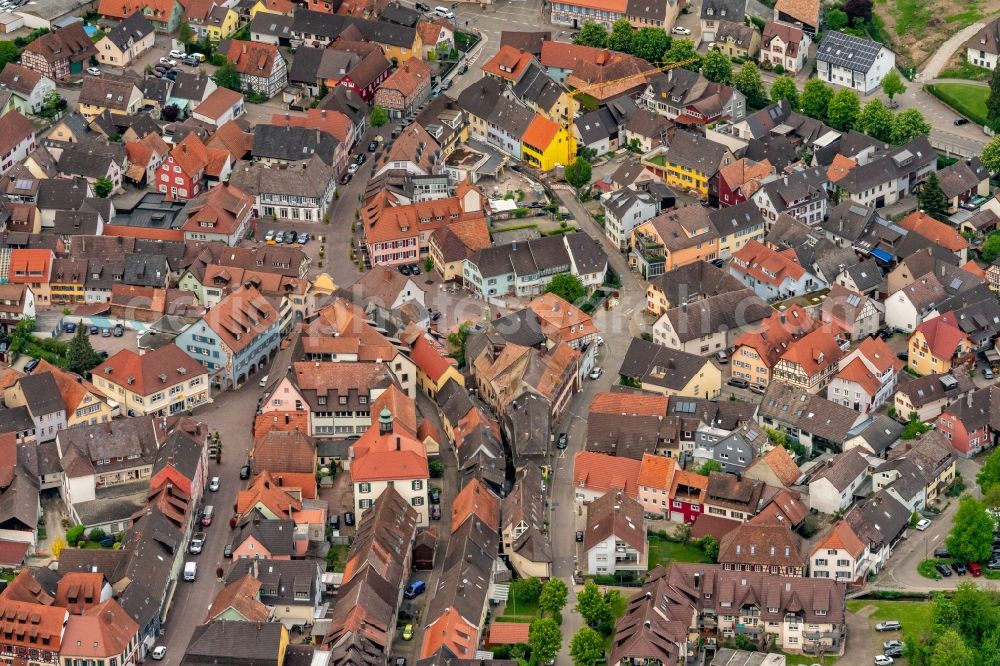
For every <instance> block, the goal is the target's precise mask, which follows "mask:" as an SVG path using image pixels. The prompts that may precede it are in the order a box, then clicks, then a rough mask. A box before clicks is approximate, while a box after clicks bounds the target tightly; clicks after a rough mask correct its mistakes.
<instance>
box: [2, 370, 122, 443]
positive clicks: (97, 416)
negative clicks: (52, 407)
mask: <svg viewBox="0 0 1000 666" xmlns="http://www.w3.org/2000/svg"><path fill="white" fill-rule="evenodd" d="M45 373H49V374H51V375H52V379H53V380H54V381H55V385H56V389H57V390H58V391H59V397H60V398H62V403H63V405H64V407H65V409H66V427H67V428H72V427H73V426H76V425H84V424H90V425H94V424H97V423H107V422H108V421H110V420H111V419H112V416H113V414H112V409H111V406H110V405H108V403H107V402H105V401H104V399H103V396H102V395H101V393H100V391H98V390H97V388H96V387H95V386H94V385H93V384H91V383H90V382H88V381H87V380H85V379H83V378H82V377H80V376H79V375H75V374H73V373H72V372H67V371H66V370H62V369H61V368H57V367H56V366H54V365H52V364H50V363H49V362H48V361H45V360H40V361H39V363H38V366H37V367H36V368H35V369H34V370H33V371H32V376H36V375H43V374H45ZM3 399H4V404H5V405H7V406H8V407H23V406H24V405H26V404H27V399H26V398H25V396H24V391H22V390H21V384H20V381H18V382H17V383H15V384H14V385H13V386H10V387H8V388H6V389H4V392H3Z"/></svg>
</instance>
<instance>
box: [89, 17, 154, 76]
mask: <svg viewBox="0 0 1000 666" xmlns="http://www.w3.org/2000/svg"><path fill="white" fill-rule="evenodd" d="M155 37H156V33H155V32H154V30H153V24H152V23H150V22H149V20H148V19H147V18H146V17H145V16H143V14H142V12H135V13H134V14H132V15H131V16H129V17H128V18H127V19H125V20H124V21H122V22H121V23H119V24H118V25H116V26H115V27H114V28H112V29H111V30H109V31H108V32H107V33H105V35H104V37H101V39H100V40H98V42H97V44H95V45H94V47H95V48H96V49H97V61H98V62H99V63H101V64H102V65H111V66H113V67H123V68H124V67H128V66H129V65H131V64H132V62H133V61H134V60H135V59H136V58H138V57H139V56H140V55H142V54H143V53H145V52H146V51H148V50H149V49H151V48H153V41H154V39H155Z"/></svg>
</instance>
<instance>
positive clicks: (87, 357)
mask: <svg viewBox="0 0 1000 666" xmlns="http://www.w3.org/2000/svg"><path fill="white" fill-rule="evenodd" d="M101 360H102V359H101V357H100V355H99V354H98V353H97V352H96V351H94V348H93V347H92V346H91V345H90V336H89V335H87V331H86V327H84V326H77V327H76V333H75V334H74V335H73V339H72V340H70V341H69V345H68V346H67V348H66V369H67V370H69V371H70V372H75V373H76V374H78V375H80V376H81V377H83V376H86V374H87V373H88V372H90V371H91V370H92V369H94V368H95V367H97V366H98V365H100V364H101Z"/></svg>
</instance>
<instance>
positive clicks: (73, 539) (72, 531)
mask: <svg viewBox="0 0 1000 666" xmlns="http://www.w3.org/2000/svg"><path fill="white" fill-rule="evenodd" d="M86 529H87V528H86V527H84V526H83V525H74V526H73V527H71V528H69V529H68V530H66V541H68V542H69V543H72V544H74V545H75V544H77V543H79V542H80V539H82V538H83V532H84V530H86Z"/></svg>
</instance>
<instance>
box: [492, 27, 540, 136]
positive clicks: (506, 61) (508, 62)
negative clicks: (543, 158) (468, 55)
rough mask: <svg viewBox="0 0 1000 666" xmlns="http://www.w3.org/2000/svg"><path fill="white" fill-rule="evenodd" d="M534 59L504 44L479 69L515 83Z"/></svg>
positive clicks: (528, 54)
mask: <svg viewBox="0 0 1000 666" xmlns="http://www.w3.org/2000/svg"><path fill="white" fill-rule="evenodd" d="M534 59H535V57H534V56H533V55H531V54H530V53H526V52H525V51H521V50H519V49H516V48H514V47H513V46H510V45H509V44H504V45H503V46H501V47H500V50H499V51H497V53H496V55H494V56H493V57H492V58H490V59H489V60H487V61H486V62H484V63H483V66H482V67H481V69H482V70H483V71H484V72H486V73H487V74H492V75H493V76H499V77H500V78H502V79H506V80H508V81H511V82H514V83H516V82H517V81H518V80H519V79H520V78H521V74H522V73H523V72H524V69H525V68H526V67H527V66H528V64H529V63H531V61H532V60H534ZM533 145H534V144H533Z"/></svg>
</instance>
